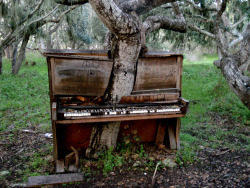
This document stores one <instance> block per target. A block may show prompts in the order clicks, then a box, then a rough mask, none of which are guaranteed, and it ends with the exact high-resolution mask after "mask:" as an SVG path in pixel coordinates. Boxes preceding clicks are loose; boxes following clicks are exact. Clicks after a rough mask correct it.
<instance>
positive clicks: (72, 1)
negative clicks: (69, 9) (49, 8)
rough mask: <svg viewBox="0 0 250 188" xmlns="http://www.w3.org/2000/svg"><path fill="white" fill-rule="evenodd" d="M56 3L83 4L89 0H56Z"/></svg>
mask: <svg viewBox="0 0 250 188" xmlns="http://www.w3.org/2000/svg"><path fill="white" fill-rule="evenodd" d="M55 2H56V3H58V4H62V5H68V6H72V5H83V4H85V3H88V2H89V1H88V0H55Z"/></svg>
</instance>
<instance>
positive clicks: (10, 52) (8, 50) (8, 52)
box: [5, 44, 13, 59]
mask: <svg viewBox="0 0 250 188" xmlns="http://www.w3.org/2000/svg"><path fill="white" fill-rule="evenodd" d="M5 55H6V58H7V59H12V55H13V44H11V45H9V46H8V47H7V48H6V49H5Z"/></svg>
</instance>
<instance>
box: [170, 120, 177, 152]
mask: <svg viewBox="0 0 250 188" xmlns="http://www.w3.org/2000/svg"><path fill="white" fill-rule="evenodd" d="M175 127H176V126H175V124H172V123H171V124H169V125H168V137H169V145H170V149H176V134H175Z"/></svg>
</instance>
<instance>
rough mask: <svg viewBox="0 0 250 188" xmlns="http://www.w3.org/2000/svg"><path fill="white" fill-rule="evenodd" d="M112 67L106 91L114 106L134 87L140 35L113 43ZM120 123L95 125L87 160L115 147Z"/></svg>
mask: <svg viewBox="0 0 250 188" xmlns="http://www.w3.org/2000/svg"><path fill="white" fill-rule="evenodd" d="M113 45H115V46H112V47H114V48H115V49H116V50H114V54H113V56H114V66H113V70H112V76H111V79H110V83H109V89H108V90H107V92H106V93H107V95H108V99H109V100H108V101H107V102H108V103H111V104H116V103H118V102H119V101H120V99H121V97H122V96H124V95H130V94H131V91H132V89H133V85H134V79H135V72H136V62H137V59H138V55H139V52H140V49H141V43H140V35H136V36H132V37H128V38H126V39H117V43H115V44H114V43H113ZM119 129H120V122H107V123H96V124H95V125H94V127H93V130H92V134H91V138H90V144H89V147H88V149H87V151H86V156H87V157H89V158H97V157H98V153H100V152H102V151H105V150H107V149H109V148H111V147H113V148H115V147H116V145H117V137H118V133H119Z"/></svg>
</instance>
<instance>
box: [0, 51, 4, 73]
mask: <svg viewBox="0 0 250 188" xmlns="http://www.w3.org/2000/svg"><path fill="white" fill-rule="evenodd" d="M2 67H3V50H2V49H1V48H0V75H1V74H2V71H3V70H2Z"/></svg>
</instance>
